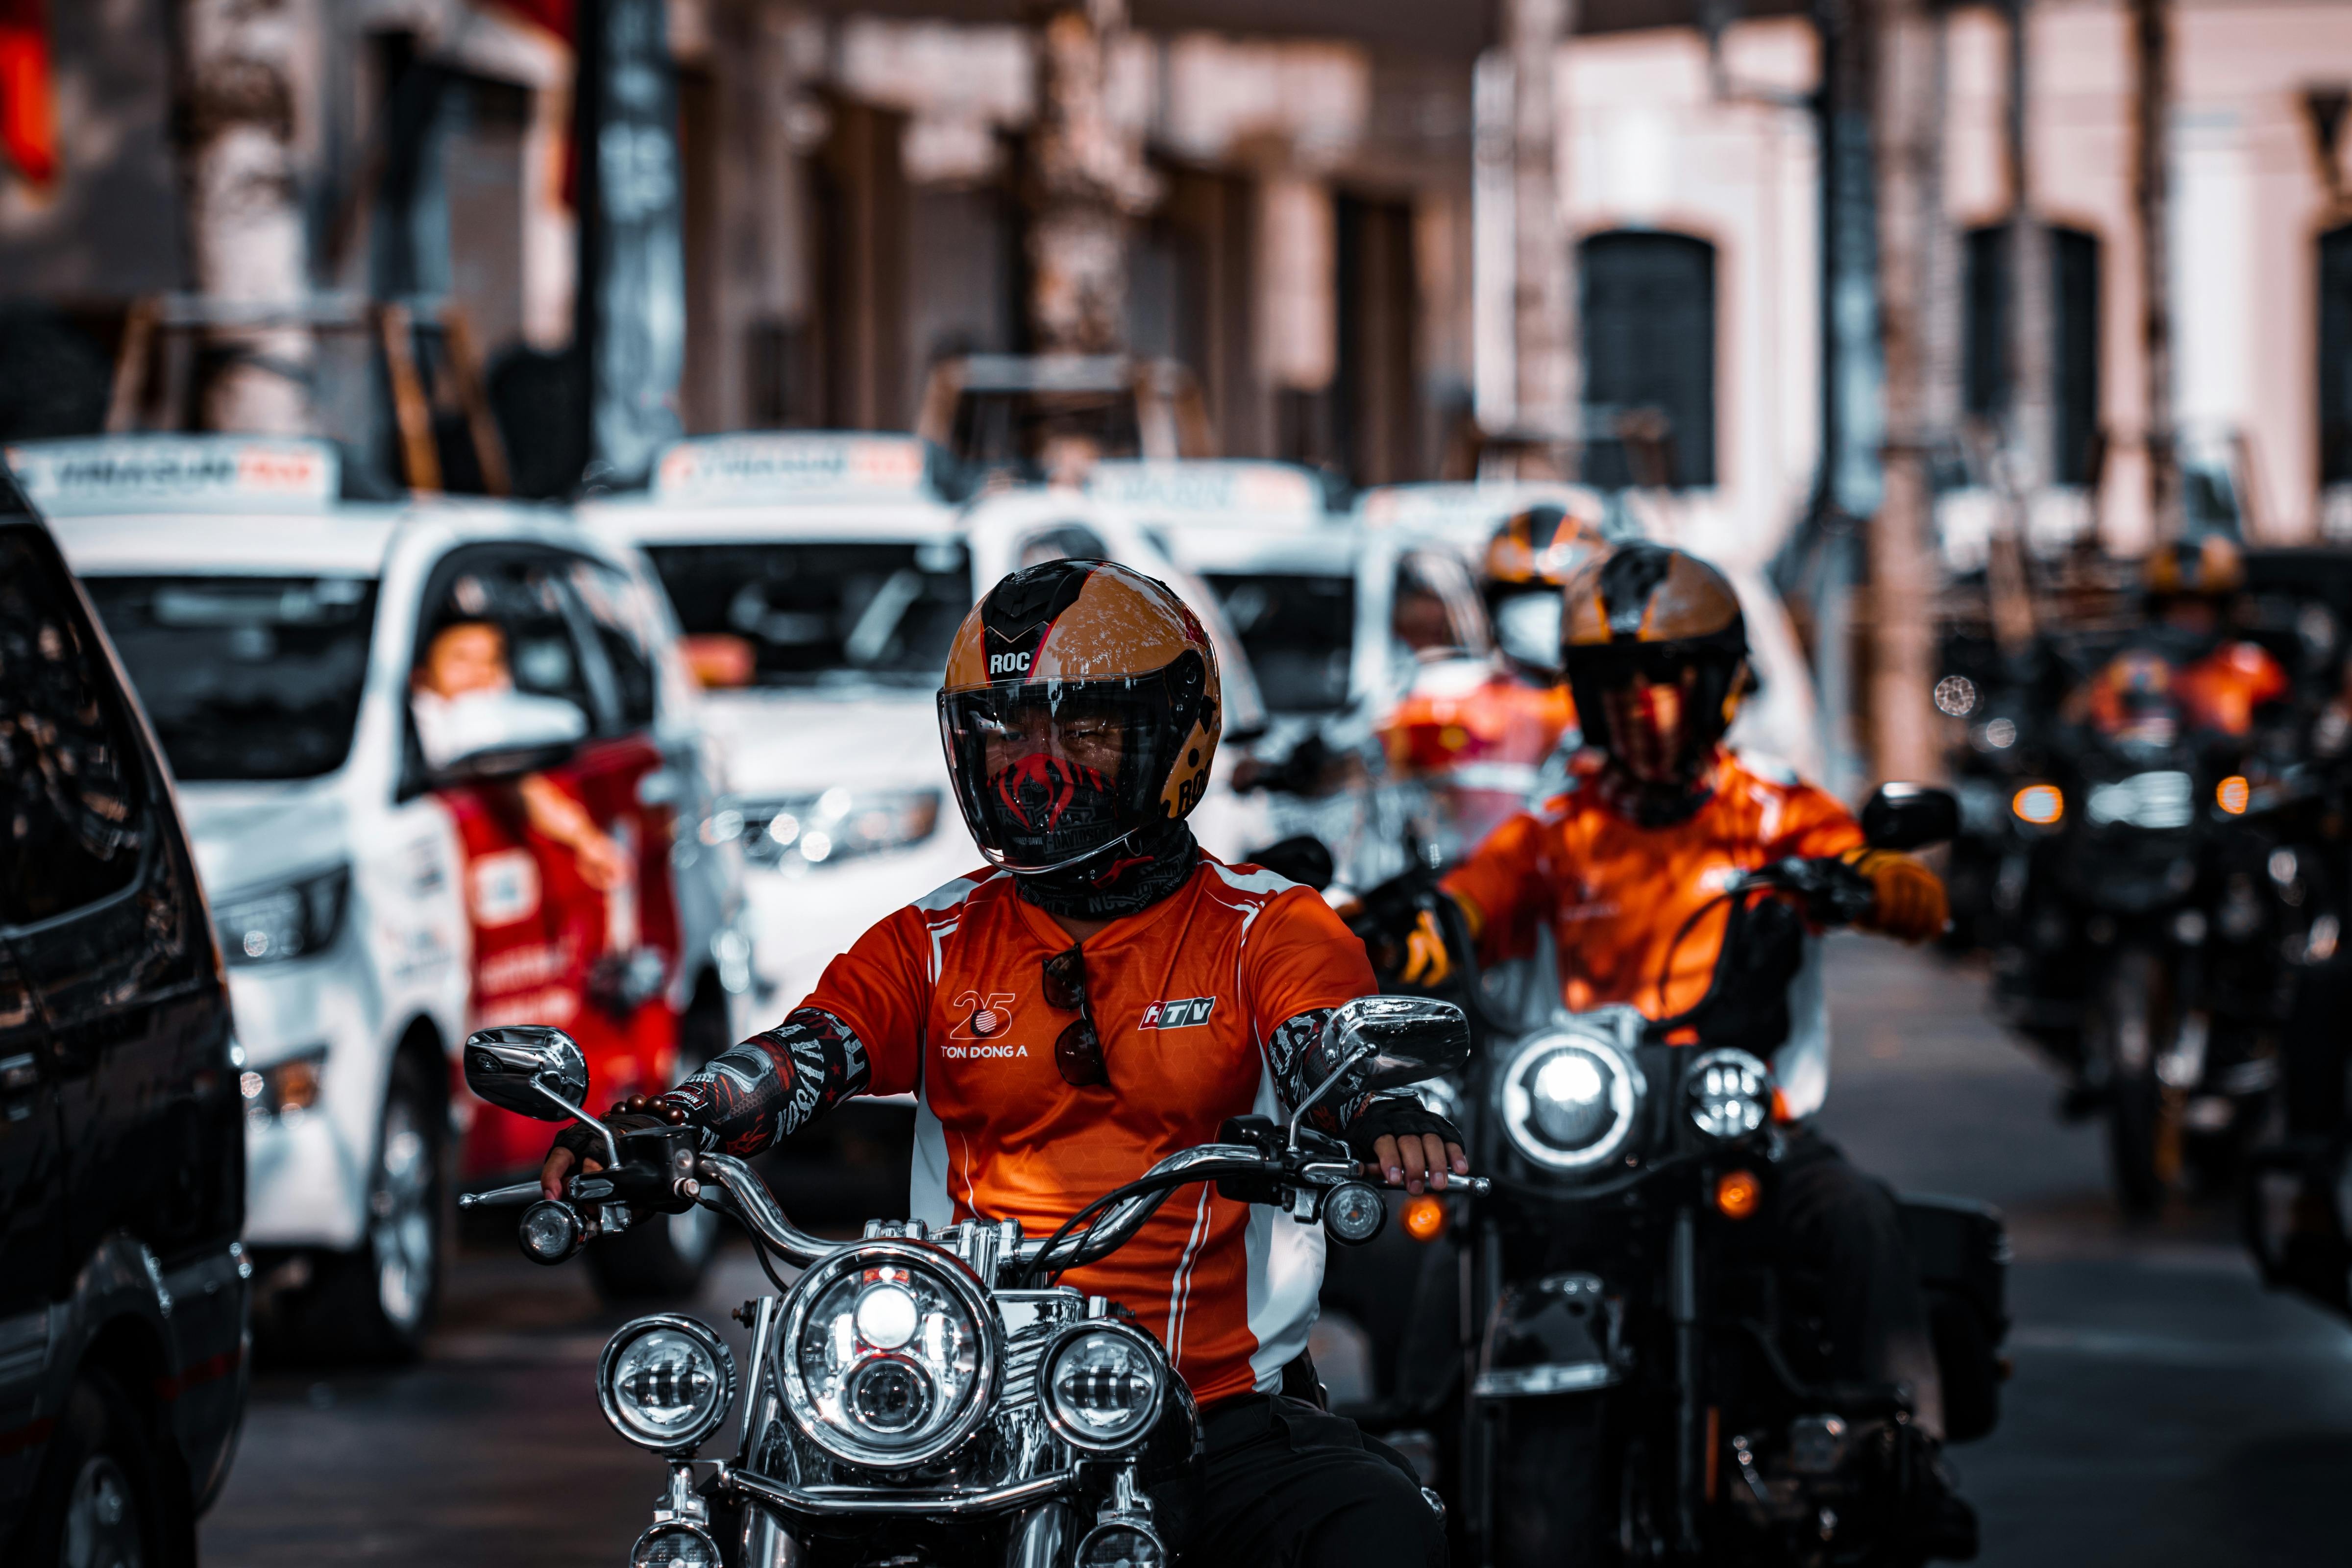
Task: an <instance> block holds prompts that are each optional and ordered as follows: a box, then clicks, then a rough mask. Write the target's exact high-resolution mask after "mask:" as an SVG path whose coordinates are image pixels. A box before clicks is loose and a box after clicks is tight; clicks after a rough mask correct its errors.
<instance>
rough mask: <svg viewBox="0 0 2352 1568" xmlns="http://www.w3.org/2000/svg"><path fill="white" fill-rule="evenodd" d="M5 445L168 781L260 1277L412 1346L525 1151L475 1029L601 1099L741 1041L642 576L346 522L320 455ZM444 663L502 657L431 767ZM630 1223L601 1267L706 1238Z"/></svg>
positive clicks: (561, 544) (453, 529) (721, 896)
mask: <svg viewBox="0 0 2352 1568" xmlns="http://www.w3.org/2000/svg"><path fill="white" fill-rule="evenodd" d="M7 457H8V460H9V461H10V462H11V463H12V464H13V465H14V467H15V468H16V472H17V474H18V476H19V477H20V479H22V481H23V483H24V485H25V488H26V491H27V493H28V494H30V495H31V496H32V497H33V498H34V500H35V501H36V503H37V505H39V506H40V507H41V508H42V509H43V510H44V511H45V512H46V513H47V515H48V516H49V517H50V519H51V520H52V526H53V528H54V531H55V533H56V536H57V539H58V543H59V545H60V546H61V547H62V548H63V550H64V552H65V554H66V557H67V559H68V562H70V563H71V564H72V566H73V568H74V570H75V572H76V574H78V575H79V576H80V578H81V579H82V581H83V583H84V584H85V585H86V587H87V589H88V592H89V596H90V599H91V601H92V602H93V603H94V604H95V605H96V606H97V607H98V610H99V612H100V616H101V617H102V618H103V619H104V621H105V623H106V626H107V630H108V632H109V634H110V637H112V638H113V640H114V643H115V646H116V647H117V648H118V649H119V650H120V652H121V659H122V663H123V666H124V668H126V669H127V670H128V671H129V673H130V675H131V679H132V682H133V684H134V685H135V686H136V687H137V688H138V689H139V694H140V698H141V700H142V703H143V704H144V706H145V708H146V710H147V712H148V715H149V718H150V720H151V721H152V723H153V726H154V729H155V731H156V734H157V736H158V737H159V738H160V739H161V741H162V742H163V749H164V751H165V752H166V754H167V755H168V757H169V760H170V762H171V765H172V767H173V772H174V773H175V774H176V777H177V781H178V784H177V788H178V795H179V799H180V805H181V808H182V810H183V812H184V816H185V818H186V820H187V823H188V826H189V828H190V831H191V834H192V836H193V837H194V843H195V851H196V858H197V862H198V865H199V867H200V868H201V870H202V873H203V876H204V879H205V888H206V890H207V893H208V895H209V898H210V903H211V907H212V910H213V916H214V921H215V926H216V927H217V929H218V931H219V932H220V937H221V946H222V950H223V952H225V953H226V958H227V963H228V979H229V989H230V994H231V997H232V1000H233V1003H234V1006H235V1010H236V1031H237V1037H238V1042H239V1045H240V1047H241V1048H242V1050H243V1052H244V1066H243V1072H242V1080H241V1086H242V1089H243V1091H244V1095H245V1100H246V1104H247V1139H246V1147H247V1168H248V1175H247V1231H246V1239H247V1245H248V1247H251V1248H252V1250H253V1252H254V1253H255V1255H256V1257H257V1260H258V1261H259V1263H260V1264H261V1267H262V1269H263V1273H262V1276H261V1278H260V1279H259V1280H258V1281H257V1283H258V1285H259V1286H260V1287H261V1289H263V1290H264V1291H266V1292H272V1293H274V1295H275V1296H276V1298H277V1303H276V1305H277V1319H276V1321H279V1322H280V1323H282V1325H283V1327H284V1328H285V1329H286V1331H288V1332H289V1334H291V1335H293V1336H295V1337H297V1338H299V1339H300V1340H301V1341H303V1342H306V1343H308V1344H310V1346H311V1347H312V1348H314V1349H326V1350H330V1351H337V1352H352V1353H362V1354H368V1355H376V1356H390V1355H399V1354H404V1353H407V1352H413V1351H414V1350H415V1348H416V1346H417V1344H418V1342H419V1341H420V1339H421V1337H422V1336H423V1334H424V1332H425V1329H426V1327H427V1325H428V1324H429V1322H430V1321H431V1318H432V1313H433V1308H434V1304H435V1300H436V1295H437V1292H438V1288H439V1284H440V1279H441V1260H442V1256H443V1252H444V1247H443V1237H442V1235H441V1227H442V1222H443V1214H444V1210H445V1207H446V1205H445V1204H444V1203H443V1201H442V1200H443V1194H444V1191H445V1188H446V1184H447V1183H448V1181H449V1180H450V1179H451V1178H452V1176H453V1175H454V1176H456V1177H458V1178H460V1179H469V1180H470V1179H479V1178H482V1177H487V1176H491V1175H494V1174H502V1173H508V1172H512V1171H516V1170H519V1169H521V1168H524V1167H527V1166H530V1165H534V1164H536V1163H537V1161H538V1158H539V1156H540V1155H541V1153H542V1152H544V1150H545V1148H546V1144H547V1131H546V1129H545V1128H544V1127H543V1126H541V1125H539V1124H537V1123H534V1122H530V1121H527V1120H525V1119H523V1118H520V1117H516V1116H513V1115H511V1114H510V1113H509V1112H505V1111H500V1110H494V1109H492V1108H491V1107H488V1106H487V1105H483V1104H481V1103H480V1102H479V1101H477V1100H473V1099H472V1098H471V1097H470V1096H469V1095H467V1093H466V1092H465V1090H464V1089H463V1087H462V1082H461V1080H460V1079H457V1076H456V1074H455V1073H454V1071H453V1064H454V1058H455V1053H456V1052H457V1047H458V1046H459V1045H460V1044H461V1043H462V1041H463V1040H464V1038H465V1036H466V1034H467V1031H468V1030H469V1029H471V1028H474V1027H478V1026H484V1025H488V1024H498V1023H509V1022H529V1023H538V1024H560V1025H562V1026H564V1027H566V1028H569V1029H571V1030H572V1033H573V1034H574V1036H575V1037H578V1038H580V1039H581V1041H582V1044H583V1047H584V1048H586V1049H587V1050H588V1052H589V1055H590V1058H591V1063H590V1065H591V1068H592V1072H593V1083H594V1085H595V1093H596V1094H597V1095H598V1096H599V1097H600V1099H602V1098H606V1097H611V1096H616V1095H621V1094H626V1093H628V1092H630V1091H631V1090H632V1089H660V1088H663V1087H667V1085H668V1084H669V1083H670V1082H673V1081H675V1079H676V1078H677V1076H679V1075H680V1074H681V1073H683V1072H684V1071H685V1070H687V1069H688V1068H691V1067H692V1066H693V1065H695V1064H696V1062H697V1061H698V1060H699V1059H701V1058H706V1057H708V1056H709V1055H710V1054H712V1053H713V1052H714V1051H715V1050H717V1049H723V1048H724V1047H725V1046H726V1045H727V1044H728V1043H729V1042H730V1041H731V1040H732V1039H733V1038H734V1037H735V1033H736V1029H737V1026H738V1022H739V1020H737V1019H736V1018H734V1017H732V1016H730V1013H731V1012H732V1011H733V1010H734V1009H733V1005H734V1003H735V1002H736V999H737V998H739V997H740V996H741V995H742V994H743V993H744V992H745V991H746V990H747V989H748V987H749V976H750V968H749V963H748V956H749V943H748V941H747V940H746V938H745V935H744V933H743V931H742V930H741V927H740V902H741V895H740V865H739V856H738V853H737V851H736V849H735V848H734V847H733V846H731V845H726V844H723V843H720V842H719V835H718V834H717V833H715V832H714V831H713V822H714V817H715V815H716V808H717V796H718V793H719V792H718V781H717V780H716V778H715V777H714V775H713V772H712V757H711V754H710V752H709V747H708V745H707V744H706V742H705V741H704V739H703V736H702V733H701V731H700V728H699V720H698V712H697V703H696V699H695V696H694V694H693V691H692V689H691V685H690V682H689V680H688V676H687V674H686V671H685V668H684V667H683V665H682V664H681V663H680V662H679V660H678V657H677V650H676V647H675V633H674V630H673V628H672V626H671V624H670V622H669V619H668V614H667V606H666V605H665V603H664V601H663V599H662V597H661V595H660V592H659V590H658V588H657V586H656V584H655V583H654V582H653V580H652V577H651V575H650V574H649V573H648V572H647V570H646V565H645V563H644V562H643V560H642V558H640V557H638V556H636V555H635V553H634V552H628V551H625V550H618V549H615V548H614V547H613V546H611V545H610V544H608V543H604V542H599V541H597V540H596V539H594V538H593V537H592V536H588V535H585V534H583V532H582V531H579V530H577V529H576V528H573V527H572V526H570V525H569V524H567V523H565V522H564V521H562V519H561V518H560V517H558V516H556V515H555V514H552V513H550V512H545V511H541V510H536V509H530V508H522V507H515V506H508V505H501V504H494V503H483V502H460V501H454V500H415V501H409V502H402V503H391V504H387V503H352V502H346V501H343V500H341V499H340V491H341V485H340V483H339V464H338V457H337V453H336V450H335V448H333V447H331V446H329V445H327V444H325V443H322V442H314V441H305V440H290V439H266V438H256V437H173V436H132V437H109V438H99V439H91V440H82V441H63V442H43V443H34V444H28V445H26V446H22V447H13V448H11V449H10V450H9V451H8V454H7ZM458 628H463V629H464V630H465V632H466V634H467V635H466V636H465V637H458V638H457V639H455V640H445V637H446V636H447V634H449V633H451V632H452V631H453V629H458ZM467 648H470V649H472V650H474V651H475V652H477V653H480V654H483V655H485V656H487V658H488V659H489V660H490V661H491V664H492V665H493V666H495V665H496V664H499V663H502V664H503V666H504V671H503V676H502V679H503V683H504V692H505V695H504V696H503V697H500V696H499V695H498V693H497V692H496V691H493V693H492V700H488V702H487V704H486V703H484V702H474V703H470V704H466V705H463V706H461V707H460V708H458V709H457V710H456V711H459V712H463V713H470V714H472V715H474V716H475V717H476V719H477V720H484V719H486V720H487V721H488V727H487V728H483V727H480V726H479V725H478V726H477V727H476V729H475V731H474V733H473V734H472V736H471V739H470V741H467V742H463V743H461V744H459V745H457V746H456V747H454V748H453V747H451V746H448V745H446V744H444V743H442V742H441V741H439V740H436V742H435V750H436V752H440V753H441V754H440V755H439V756H438V757H437V758H436V764H435V765H430V766H428V765H427V763H426V760H425V740H426V739H427V738H426V737H421V736H420V734H419V731H418V727H417V721H416V715H415V705H416V703H418V702H420V701H423V700H424V699H423V698H421V697H419V695H418V693H419V691H420V689H425V688H426V687H427V686H428V685H429V684H430V683H429V681H428V673H429V671H428V661H430V660H432V659H434V658H438V657H441V656H442V655H444V654H447V653H450V652H451V651H452V650H462V649H467ZM491 676H492V677H499V671H498V670H497V669H496V668H491ZM488 683H489V685H490V686H492V687H496V686H497V685H498V684H499V680H498V679H490V680H489V682H488ZM533 803H537V804H533ZM550 803H551V804H550ZM550 814H552V815H550ZM551 826H552V831H553V832H554V833H555V834H556V835H557V837H551V836H550V830H551ZM643 1233H644V1234H643V1237H642V1239H640V1238H639V1237H638V1236H637V1233H635V1232H633V1233H632V1236H631V1237H630V1238H628V1242H627V1245H626V1246H625V1247H622V1248H621V1251H620V1252H619V1253H618V1254H614V1255H612V1256H610V1257H608V1258H607V1259H606V1260H605V1261H604V1262H603V1263H600V1265H599V1270H600V1273H599V1279H600V1281H601V1282H602V1283H604V1285H605V1286H606V1287H607V1288H608V1289H614V1290H616V1291H619V1292H622V1293H629V1292H642V1291H674V1290H679V1289H687V1288H688V1287H690V1286H691V1284H692V1283H693V1282H694V1279H696V1277H697V1276H698V1273H699V1271H700V1268H701V1265H702V1263H703V1261H704V1259H705V1258H707V1256H708V1254H709V1247H710V1243H711V1240H712V1232H711V1228H710V1227H709V1225H708V1224H707V1223H704V1222H696V1221H692V1220H688V1221H684V1222H665V1223H663V1224H660V1225H656V1226H646V1227H643ZM597 1250H598V1251H599V1252H607V1253H609V1252H610V1251H611V1249H610V1248H607V1247H600V1248H598V1249H597Z"/></svg>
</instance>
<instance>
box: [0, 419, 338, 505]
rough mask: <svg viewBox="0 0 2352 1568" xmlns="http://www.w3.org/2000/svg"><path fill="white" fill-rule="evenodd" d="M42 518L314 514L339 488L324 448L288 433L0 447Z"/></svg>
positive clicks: (334, 461) (332, 458) (334, 460)
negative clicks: (173, 513)
mask: <svg viewBox="0 0 2352 1568" xmlns="http://www.w3.org/2000/svg"><path fill="white" fill-rule="evenodd" d="M6 458H7V461H8V466H9V467H10V468H13V469H15V470H16V479H17V482H18V483H20V484H22V485H23V486H24V487H25V493H26V496H27V497H28V498H29V499H30V500H31V501H32V503H33V504H34V505H35V506H37V507H38V508H39V509H40V510H42V511H43V512H45V513H47V514H49V515H51V516H67V517H70V516H77V515H79V516H90V515H100V514H105V513H110V512H126V511H224V512H254V511H293V512H301V511H317V510H320V509H321V508H324V507H331V506H333V505H334V504H335V500H336V497H337V496H338V494H339V493H340V492H341V483H342V464H341V458H339V457H338V455H337V454H336V451H335V448H334V447H333V446H332V445H331V444H330V443H328V442H325V441H318V440H311V439H309V438H307V437H297V436H93V437H85V438H82V439H78V440H65V441H27V442H24V443H22V444H20V445H16V446H12V447H7V448H6Z"/></svg>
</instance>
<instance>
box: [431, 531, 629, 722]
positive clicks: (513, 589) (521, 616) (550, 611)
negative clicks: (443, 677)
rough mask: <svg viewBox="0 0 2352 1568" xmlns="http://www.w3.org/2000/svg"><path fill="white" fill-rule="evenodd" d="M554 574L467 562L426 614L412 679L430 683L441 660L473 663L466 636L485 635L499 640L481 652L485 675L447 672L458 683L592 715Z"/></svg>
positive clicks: (535, 567) (547, 566) (532, 566)
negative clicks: (480, 682)
mask: <svg viewBox="0 0 2352 1568" xmlns="http://www.w3.org/2000/svg"><path fill="white" fill-rule="evenodd" d="M560 569H561V568H560V567H559V565H558V563H556V562H554V561H552V560H548V559H526V558H523V557H520V556H518V557H510V558H507V559H503V560H501V559H495V558H493V559H480V558H476V559H473V560H470V561H468V562H467V564H466V566H465V569H464V570H462V571H460V572H459V573H458V574H457V576H456V577H454V578H452V579H450V580H449V581H448V582H447V584H446V586H443V587H442V588H441V589H440V591H439V592H438V593H437V594H436V596H435V599H434V602H433V603H431V604H429V605H427V606H426V608H425V624H424V626H423V627H422V628H421V629H420V630H419V632H418V633H417V637H416V666H417V675H418V679H425V680H431V679H435V676H434V668H435V659H436V657H437V656H438V654H439V653H440V652H444V651H446V653H448V654H449V656H450V657H451V658H460V657H464V658H472V656H473V652H474V649H473V647H472V644H471V643H470V642H469V641H468V640H467V637H466V635H465V634H466V633H467V631H468V630H469V629H470V628H476V627H488V629H489V630H490V631H492V632H495V633H496V634H497V635H496V636H495V637H490V638H488V640H487V642H485V643H483V645H482V658H483V659H484V660H486V661H487V666H488V668H486V669H484V670H475V669H474V668H473V667H472V665H471V664H470V663H469V664H467V666H466V667H465V668H464V669H462V670H458V669H457V667H456V666H454V665H453V667H452V668H453V671H455V672H456V674H457V675H462V676H463V678H464V683H467V684H470V683H471V682H472V681H473V680H475V679H492V680H502V681H504V682H508V683H510V684H511V685H512V686H513V687H514V689H516V690H518V691H528V692H531V693H534V694H536V695H538V696H541V697H561V698H562V699H563V700H565V701H567V702H570V703H572V704H573V705H575V706H576V707H578V708H579V710H580V711H581V712H582V713H583V714H593V713H594V712H595V711H596V705H595V703H594V702H593V700H591V697H590V692H589V687H588V674H587V671H586V670H585V669H584V668H583V667H582V662H581V658H580V650H579V647H578V645H576V644H575V643H574V642H573V641H572V617H571V616H570V615H569V614H568V613H567V610H566V605H565V603H564V590H563V584H562V580H561V578H560V576H559V575H558V573H559V571H560ZM454 694H455V693H454V692H451V693H445V695H454Z"/></svg>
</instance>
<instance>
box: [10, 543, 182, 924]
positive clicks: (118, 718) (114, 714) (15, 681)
mask: <svg viewBox="0 0 2352 1568" xmlns="http://www.w3.org/2000/svg"><path fill="white" fill-rule="evenodd" d="M144 771H145V770H144V769H143V767H142V764H141V762H140V753H139V747H138V742H137V739H136V731H135V730H134V728H133V727H132V724H131V719H130V716H129V714H128V713H127V712H125V711H124V710H123V707H122V703H121V698H120V694H119V693H118V692H117V691H116V690H115V689H114V682H113V680H112V679H111V672H110V670H109V668H108V667H107V662H106V655H105V653H104V652H103V651H102V649H101V648H100V646H99V645H98V643H97V641H96V639H95V638H93V637H91V636H90V635H89V632H88V630H87V629H86V628H85V627H84V626H83V623H82V618H81V614H80V606H79V605H77V604H76V603H75V598H74V593H73V587H72V584H70V583H69V582H68V580H67V578H66V576H65V574H64V573H63V571H62V569H61V568H60V567H59V566H58V563H56V562H55V561H54V560H53V559H52V558H51V557H50V556H49V555H48V553H47V552H45V551H43V550H41V549H39V548H38V547H37V544H36V543H35V542H34V539H33V537H32V536H31V535H30V534H29V533H28V532H26V531H20V530H9V531H0V921H5V922H6V923H8V924H10V925H26V924H30V923H31V922H33V921H45V920H48V919H51V918H53V917H55V916H58V915H62V914H66V913H68V912H70V911H72V910H78V909H80V908H81V907H83V906H84V905H86V904H90V903H95V902H97V901H98V900H100V899H103V898H106V897H107V896H108V895H110V894H112V893H119V892H121V890H122V889H125V888H127V887H129V886H130V885H131V879H133V878H135V877H136V876H137V875H138V874H139V863H140V856H141V852H142V850H143V849H144V848H145V847H146V838H147V831H148V828H147V791H146V784H145V778H144Z"/></svg>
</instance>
